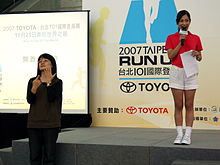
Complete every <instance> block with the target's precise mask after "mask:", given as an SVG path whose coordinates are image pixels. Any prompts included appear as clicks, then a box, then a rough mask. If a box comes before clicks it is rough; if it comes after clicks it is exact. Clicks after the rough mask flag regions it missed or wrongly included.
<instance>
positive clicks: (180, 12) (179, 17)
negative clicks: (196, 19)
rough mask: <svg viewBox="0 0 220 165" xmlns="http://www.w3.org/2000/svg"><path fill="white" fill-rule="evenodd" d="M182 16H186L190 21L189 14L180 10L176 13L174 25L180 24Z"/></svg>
mask: <svg viewBox="0 0 220 165" xmlns="http://www.w3.org/2000/svg"><path fill="white" fill-rule="evenodd" d="M184 15H187V16H188V17H189V20H190V21H191V17H190V14H189V12H188V11H187V10H180V11H179V12H178V13H177V16H176V24H177V25H178V23H179V22H180V20H181V18H182V16H184Z"/></svg>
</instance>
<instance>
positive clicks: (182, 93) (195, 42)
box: [165, 10, 202, 144]
mask: <svg viewBox="0 0 220 165" xmlns="http://www.w3.org/2000/svg"><path fill="white" fill-rule="evenodd" d="M176 23H177V25H178V32H176V33H174V34H172V35H169V36H168V37H167V40H166V45H165V49H166V50H167V53H168V57H169V59H170V60H171V63H172V67H171V70H170V82H169V83H170V88H171V91H172V94H173V99H174V104H175V114H174V118H175V123H176V128H177V137H176V139H175V141H174V144H190V143H191V132H192V126H193V120H194V108H193V104H194V97H195V93H196V89H197V88H198V74H194V75H192V76H189V77H187V76H186V73H185V70H184V67H183V63H182V59H181V57H180V54H182V53H184V52H187V51H190V50H192V54H191V55H192V56H195V58H196V59H197V61H201V60H202V55H201V51H202V44H201V41H200V38H199V37H198V36H197V35H195V34H192V33H191V32H189V31H188V29H189V26H190V23H191V17H190V14H189V12H188V11H186V10H181V11H179V12H178V14H177V17H176ZM182 30H184V32H185V33H184V34H182V33H181V32H180V31H182ZM183 106H185V109H186V117H185V119H186V121H185V123H186V130H185V134H184V133H183Z"/></svg>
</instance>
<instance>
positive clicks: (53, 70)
mask: <svg viewBox="0 0 220 165" xmlns="http://www.w3.org/2000/svg"><path fill="white" fill-rule="evenodd" d="M40 58H46V59H48V60H50V62H51V64H52V69H51V70H52V74H55V73H57V64H56V60H55V58H54V57H53V56H51V55H50V54H48V53H44V54H41V55H40V56H39V57H38V60H37V61H38V62H39V60H40ZM40 74H41V71H40V69H39V65H38V64H37V75H40ZM55 77H57V75H56V76H55Z"/></svg>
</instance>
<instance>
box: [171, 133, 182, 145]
mask: <svg viewBox="0 0 220 165" xmlns="http://www.w3.org/2000/svg"><path fill="white" fill-rule="evenodd" d="M182 138H183V136H181V135H177V137H176V139H175V140H174V142H173V143H174V144H182Z"/></svg>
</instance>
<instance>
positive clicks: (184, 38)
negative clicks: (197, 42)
mask: <svg viewBox="0 0 220 165" xmlns="http://www.w3.org/2000/svg"><path fill="white" fill-rule="evenodd" d="M179 33H180V34H181V35H180V41H181V46H183V45H184V43H185V40H186V36H187V35H188V31H187V30H186V27H183V28H181V29H180V31H179Z"/></svg>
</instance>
